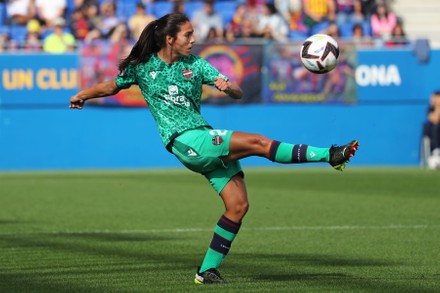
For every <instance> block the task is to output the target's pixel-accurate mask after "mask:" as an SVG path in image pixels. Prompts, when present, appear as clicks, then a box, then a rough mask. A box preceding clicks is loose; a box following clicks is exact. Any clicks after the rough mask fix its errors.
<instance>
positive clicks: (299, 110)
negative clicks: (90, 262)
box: [0, 50, 440, 170]
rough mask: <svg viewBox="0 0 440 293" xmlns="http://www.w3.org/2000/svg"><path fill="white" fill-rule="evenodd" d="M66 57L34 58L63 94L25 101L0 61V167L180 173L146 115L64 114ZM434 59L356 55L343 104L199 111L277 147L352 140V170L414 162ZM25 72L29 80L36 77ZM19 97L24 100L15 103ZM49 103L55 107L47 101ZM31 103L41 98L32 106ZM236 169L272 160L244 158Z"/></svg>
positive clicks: (93, 110) (91, 110) (94, 110)
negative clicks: (10, 86)
mask: <svg viewBox="0 0 440 293" xmlns="http://www.w3.org/2000/svg"><path fill="white" fill-rule="evenodd" d="M0 57H4V55H3V56H2V55H0ZM6 58H7V57H6ZM69 58H70V57H67V59H66V63H63V62H64V61H62V62H55V63H53V62H49V63H46V62H45V61H42V62H43V64H46V65H47V66H46V67H48V68H49V67H50V68H49V71H45V72H44V74H43V73H40V74H42V77H41V78H42V80H43V81H50V80H53V81H52V83H49V84H52V85H58V84H62V85H64V86H65V87H66V88H65V89H64V90H63V91H60V90H56V91H54V92H51V91H52V89H44V88H43V89H42V88H41V86H40V87H39V88H37V89H35V88H32V90H38V91H39V92H38V93H36V94H35V95H32V96H28V97H26V96H23V95H22V94H21V95H20V94H19V93H16V94H17V95H16V96H11V95H10V93H8V92H7V91H5V87H4V85H5V80H4V78H5V77H4V72H10V71H11V68H9V67H5V65H4V64H11V62H9V63H3V62H0V64H1V65H0V66H1V67H0V69H1V72H2V78H3V83H2V88H0V170H36V169H49V170H50V169H101V168H157V167H180V163H179V162H178V161H177V159H175V158H174V157H173V156H172V155H170V154H169V153H168V152H167V151H166V150H165V149H164V147H163V146H162V143H161V141H160V139H159V135H158V133H157V130H156V126H155V125H154V122H153V120H152V118H151V116H150V114H149V112H148V109H144V108H99V107H93V106H89V107H87V106H86V108H85V109H84V110H82V111H77V110H70V109H68V100H69V97H70V95H71V94H72V93H74V92H75V89H71V88H68V87H69V86H70V84H69V83H63V82H58V81H60V80H63V77H62V74H63V73H62V72H65V73H64V74H68V73H67V72H70V71H69V70H70V69H69V68H74V67H75V66H76V65H75V60H74V59H73V60H71V59H69ZM3 60H5V59H3ZM30 60H31V59H30ZM41 60H42V59H40V61H41ZM69 60H70V61H69ZM439 60H440V52H438V51H433V52H432V53H431V58H430V62H429V63H427V64H419V63H418V62H417V59H416V57H415V56H414V54H413V53H412V52H411V51H408V50H407V51H361V52H359V56H358V68H357V70H356V75H357V76H356V79H357V81H358V89H357V91H358V103H357V104H353V105H337V104H335V105H333V104H331V105H329V104H326V105H320V104H254V105H234V106H213V105H204V106H202V112H203V114H204V116H205V117H206V119H207V120H208V121H209V122H210V123H211V124H212V125H213V126H214V127H216V128H223V129H234V130H240V131H247V132H254V133H261V134H264V135H266V136H268V137H271V138H273V139H277V140H281V141H286V142H292V143H306V144H311V145H315V146H323V147H328V146H330V145H331V144H333V143H336V144H342V143H346V142H347V141H349V140H351V139H353V138H356V139H358V140H359V141H360V143H361V148H360V151H359V152H358V155H357V156H356V158H355V159H353V160H352V162H351V164H352V165H408V166H410V165H417V164H418V162H419V143H420V135H421V126H422V123H423V121H424V119H425V114H426V108H427V101H428V98H429V95H430V93H431V92H432V91H433V90H434V89H436V88H438V81H437V79H436V71H437V68H439V65H440V61H439ZM29 62H30V63H31V61H29ZM12 63H13V62H12ZM30 63H29V64H30ZM25 65H26V64H24V65H23V64H21V65H17V66H25ZM8 66H9V65H8ZM53 70H55V73H53V72H54V71H53ZM26 72H27V71H26ZM32 72H35V73H36V75H33V76H37V75H38V73H39V72H41V71H40V70H34V71H32ZM51 72H52V73H51ZM28 74H30V73H28ZM45 74H46V75H45ZM396 74H397V76H398V77H397V76H396ZM29 76H30V75H29ZM398 81H400V82H398ZM26 84H27V83H24V85H26ZM29 84H30V83H29ZM33 84H36V83H33ZM43 84H45V83H43ZM40 85H41V83H40ZM43 87H44V85H43ZM40 91H41V92H40ZM49 91H50V92H49ZM54 95H56V96H54ZM20 97H24V98H25V99H31V101H32V103H31V104H30V105H27V106H26V105H20V104H21V102H20V99H21V98H20ZM54 98H55V99H56V103H53V102H50V101H51V100H52V99H54ZM39 99H41V101H43V102H42V103H41V104H40V105H35V103H34V101H38V100H39ZM62 100H64V102H61V101H62ZM243 165H244V166H274V163H272V162H269V161H267V160H265V159H262V158H248V159H245V160H243Z"/></svg>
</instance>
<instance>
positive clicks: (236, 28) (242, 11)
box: [226, 4, 246, 36]
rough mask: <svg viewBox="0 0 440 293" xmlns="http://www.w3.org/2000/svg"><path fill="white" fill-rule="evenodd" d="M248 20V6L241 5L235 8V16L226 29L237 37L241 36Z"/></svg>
mask: <svg viewBox="0 0 440 293" xmlns="http://www.w3.org/2000/svg"><path fill="white" fill-rule="evenodd" d="M245 18H246V6H245V5H244V4H239V5H237V7H235V11H234V15H233V16H232V20H231V22H230V23H228V24H227V26H226V29H227V30H228V31H231V32H233V34H234V35H235V36H238V35H239V34H240V30H241V26H242V25H243V22H244V20H245Z"/></svg>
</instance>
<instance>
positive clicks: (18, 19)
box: [6, 0, 36, 25]
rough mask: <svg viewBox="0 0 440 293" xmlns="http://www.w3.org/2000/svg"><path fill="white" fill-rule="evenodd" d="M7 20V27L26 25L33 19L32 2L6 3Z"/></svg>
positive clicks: (17, 1) (26, 0) (34, 11)
mask: <svg viewBox="0 0 440 293" xmlns="http://www.w3.org/2000/svg"><path fill="white" fill-rule="evenodd" d="M6 11H7V19H6V24H9V25H26V23H27V22H28V21H29V20H30V19H32V18H34V17H35V15H36V10H35V2H34V0H11V1H7V2H6Z"/></svg>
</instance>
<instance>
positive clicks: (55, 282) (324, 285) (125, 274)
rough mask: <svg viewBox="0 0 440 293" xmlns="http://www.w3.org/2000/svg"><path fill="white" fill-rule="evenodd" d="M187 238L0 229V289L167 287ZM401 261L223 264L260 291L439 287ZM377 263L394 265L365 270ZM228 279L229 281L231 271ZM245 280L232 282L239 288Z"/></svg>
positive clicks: (317, 258) (191, 257)
mask: <svg viewBox="0 0 440 293" xmlns="http://www.w3.org/2000/svg"><path fill="white" fill-rule="evenodd" d="M191 240H192V238H191V237H190V236H188V235H185V234H179V235H172V234H155V233H150V234H146V233H102V232H97V233H93V232H90V233H57V234H24V235H2V236H1V237H0V249H2V254H3V255H6V253H9V252H10V253H11V254H10V256H6V258H5V259H9V260H11V259H14V260H15V262H17V263H16V264H13V265H10V266H9V267H8V266H7V265H6V266H2V267H0V289H1V291H2V292H3V291H4V292H103V291H109V292H118V291H120V290H121V288H125V289H126V290H125V291H127V288H129V289H132V290H131V292H134V291H139V290H140V289H142V288H145V287H144V286H146V285H147V286H148V285H149V284H150V282H151V284H150V286H151V287H148V289H151V291H154V289H155V288H156V289H158V288H171V286H172V284H171V285H170V284H162V285H161V284H156V282H155V280H157V279H161V278H165V279H168V278H169V277H170V276H174V278H176V279H173V278H171V279H169V281H171V282H174V284H175V285H176V283H177V284H178V285H182V286H183V285H184V284H185V282H186V280H189V281H191V277H192V276H193V272H192V271H190V270H192V268H193V265H194V263H195V261H197V260H200V257H201V254H202V253H203V251H190V252H188V250H189V248H187V247H183V248H182V244H183V243H184V242H185V241H191ZM0 259H1V258H0ZM9 263H12V262H9ZM405 265H408V264H405V263H397V262H393V261H387V260H381V259H379V260H378V259H368V258H349V257H343V256H334V255H324V254H268V253H266V254H259V253H250V254H233V255H231V256H230V257H229V258H228V267H227V270H225V271H226V272H227V273H228V274H235V276H236V277H235V278H236V279H240V278H244V279H246V280H250V281H248V282H249V285H250V287H252V288H254V289H255V284H257V287H258V286H259V285H261V288H259V287H258V288H259V289H258V290H255V291H259V292H262V291H264V290H266V289H267V288H268V287H270V286H271V285H270V284H271V283H276V284H279V283H284V284H286V287H290V286H292V288H294V287H296V286H298V287H299V288H304V289H305V290H306V291H308V292H317V291H323V292H328V291H332V292H338V291H346V292H356V291H362V292H387V293H388V292H389V293H409V292H420V293H434V292H438V290H434V289H430V287H429V286H416V284H422V280H417V279H416V278H415V279H413V280H409V281H408V282H406V280H404V279H403V278H400V279H399V277H398V274H396V273H395V272H394V271H395V270H398V267H399V266H405ZM194 267H195V266H194ZM376 268H377V269H383V270H382V271H386V272H394V273H392V274H391V276H389V275H387V274H385V273H376V274H375V273H373V274H371V275H370V273H371V272H374V270H375V269H376ZM176 276H177V277H176ZM181 280H183V281H182V284H180V281H181ZM189 281H188V283H189ZM231 281H232V282H231V283H232V284H233V283H234V277H232V278H231ZM120 282H123V283H124V284H125V285H126V286H127V287H123V285H121V284H120ZM246 284H247V282H244V283H243V284H241V283H240V284H237V285H238V286H239V287H241V288H244V287H246ZM251 285H252V286H251ZM121 286H122V287H121ZM167 286H168V287H167ZM243 286H244V287H243ZM122 291H124V290H122Z"/></svg>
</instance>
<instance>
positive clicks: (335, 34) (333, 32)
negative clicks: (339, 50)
mask: <svg viewBox="0 0 440 293" xmlns="http://www.w3.org/2000/svg"><path fill="white" fill-rule="evenodd" d="M322 33H323V34H327V35H329V36H330V37H332V38H334V39H335V40H336V41H338V40H339V38H340V37H341V32H340V30H339V26H338V25H337V24H336V23H331V24H329V26H328V27H327V28H326V29H325V30H323V31H322Z"/></svg>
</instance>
